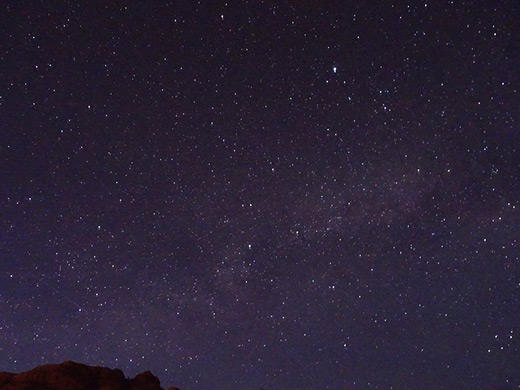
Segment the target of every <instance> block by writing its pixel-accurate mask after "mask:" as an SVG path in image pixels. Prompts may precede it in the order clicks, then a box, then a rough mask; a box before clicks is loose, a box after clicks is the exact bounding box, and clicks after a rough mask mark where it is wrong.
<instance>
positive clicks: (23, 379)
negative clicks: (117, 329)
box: [0, 361, 179, 390]
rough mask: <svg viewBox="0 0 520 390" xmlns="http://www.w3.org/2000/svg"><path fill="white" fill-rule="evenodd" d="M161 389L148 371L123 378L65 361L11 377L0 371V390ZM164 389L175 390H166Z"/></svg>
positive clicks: (115, 372)
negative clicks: (131, 377)
mask: <svg viewBox="0 0 520 390" xmlns="http://www.w3.org/2000/svg"><path fill="white" fill-rule="evenodd" d="M71 389H74V390H164V389H163V388H162V387H161V383H160V381H159V379H158V378H157V377H156V376H155V375H153V374H152V373H151V372H150V371H145V372H143V373H141V374H139V375H136V377H135V378H133V379H129V378H126V377H125V375H124V374H123V372H122V371H121V370H119V369H110V368H107V367H93V366H88V365H85V364H81V363H76V362H72V361H67V362H64V363H61V364H47V365H44V366H39V367H36V368H33V369H32V370H29V371H26V372H22V373H20V374H13V373H9V372H0V390H71ZM168 390H179V389H178V388H176V387H170V388H169V389H168Z"/></svg>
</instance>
